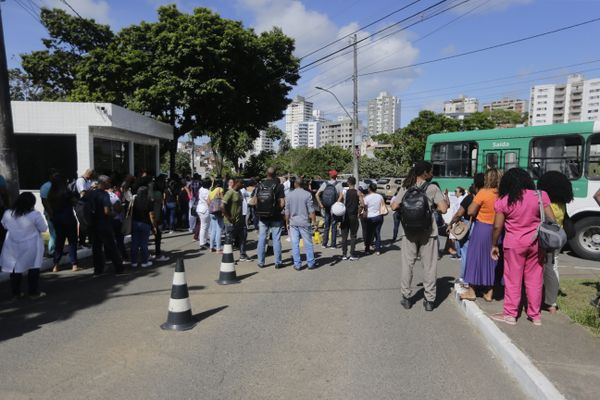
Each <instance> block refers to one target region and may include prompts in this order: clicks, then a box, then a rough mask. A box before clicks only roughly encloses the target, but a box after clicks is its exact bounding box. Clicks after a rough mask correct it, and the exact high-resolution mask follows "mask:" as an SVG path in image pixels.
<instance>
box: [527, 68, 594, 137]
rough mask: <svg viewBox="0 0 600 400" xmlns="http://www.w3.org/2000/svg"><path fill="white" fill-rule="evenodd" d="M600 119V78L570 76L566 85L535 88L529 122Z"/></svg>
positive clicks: (556, 122) (534, 123) (551, 122)
mask: <svg viewBox="0 0 600 400" xmlns="http://www.w3.org/2000/svg"><path fill="white" fill-rule="evenodd" d="M599 119H600V78H594V79H588V80H585V79H584V77H583V75H581V74H575V75H571V76H569V78H568V79H567V83H566V84H546V85H536V86H533V87H532V88H531V98H530V106H529V123H530V125H532V126H539V125H549V124H560V123H567V122H578V121H596V120H599Z"/></svg>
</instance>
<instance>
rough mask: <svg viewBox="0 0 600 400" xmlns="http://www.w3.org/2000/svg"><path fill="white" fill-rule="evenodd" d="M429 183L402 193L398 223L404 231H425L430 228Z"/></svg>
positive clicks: (431, 213)
mask: <svg viewBox="0 0 600 400" xmlns="http://www.w3.org/2000/svg"><path fill="white" fill-rule="evenodd" d="M427 187H429V183H426V184H425V185H423V186H421V187H417V186H414V187H411V188H410V189H408V190H407V191H406V193H404V197H402V202H401V206H400V222H402V227H403V228H404V230H406V231H410V232H416V231H427V230H429V229H431V226H432V216H433V212H432V211H431V207H430V206H429V198H428V197H427Z"/></svg>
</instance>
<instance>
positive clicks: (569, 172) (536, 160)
mask: <svg viewBox="0 0 600 400" xmlns="http://www.w3.org/2000/svg"><path fill="white" fill-rule="evenodd" d="M582 152H583V138H581V137H580V136H558V137H540V138H536V139H533V141H532V145H531V154H530V158H529V170H530V172H531V174H532V176H533V178H535V179H538V178H539V177H541V176H542V175H543V174H544V173H545V172H548V171H559V172H562V173H563V174H565V175H566V176H567V177H568V178H569V179H577V178H579V177H581V172H582V157H583V154H582Z"/></svg>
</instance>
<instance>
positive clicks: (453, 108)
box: [444, 96, 479, 119]
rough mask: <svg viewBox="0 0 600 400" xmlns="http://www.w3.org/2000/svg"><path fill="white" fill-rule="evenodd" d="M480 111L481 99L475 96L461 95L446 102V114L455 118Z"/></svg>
mask: <svg viewBox="0 0 600 400" xmlns="http://www.w3.org/2000/svg"><path fill="white" fill-rule="evenodd" d="M477 111H479V100H477V99H476V98H475V97H465V96H460V97H458V98H456V99H452V100H448V101H445V102H444V115H446V116H447V117H450V118H454V119H464V118H465V117H467V116H469V115H471V114H473V113H476V112H477Z"/></svg>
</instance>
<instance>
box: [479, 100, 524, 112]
mask: <svg viewBox="0 0 600 400" xmlns="http://www.w3.org/2000/svg"><path fill="white" fill-rule="evenodd" d="M495 110H506V111H514V112H517V113H519V114H521V115H523V114H525V113H526V112H528V111H529V103H528V101H527V100H521V99H509V98H503V99H501V100H496V101H492V102H491V103H489V104H484V105H483V111H495Z"/></svg>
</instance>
